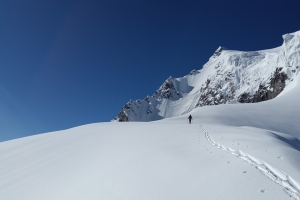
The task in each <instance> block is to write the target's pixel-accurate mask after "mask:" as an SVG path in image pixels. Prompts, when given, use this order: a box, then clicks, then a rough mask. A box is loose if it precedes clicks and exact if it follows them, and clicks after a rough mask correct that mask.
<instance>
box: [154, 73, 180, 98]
mask: <svg viewBox="0 0 300 200" xmlns="http://www.w3.org/2000/svg"><path fill="white" fill-rule="evenodd" d="M175 81H176V80H175V79H173V78H172V76H170V77H169V78H168V79H167V80H166V81H165V82H164V83H163V84H162V86H160V88H159V89H158V90H156V92H155V93H154V94H153V97H157V98H159V97H161V98H165V99H172V100H175V99H178V98H180V97H182V95H181V93H180V92H179V91H178V90H177V89H176V87H175Z"/></svg>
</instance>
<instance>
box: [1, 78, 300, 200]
mask: <svg viewBox="0 0 300 200" xmlns="http://www.w3.org/2000/svg"><path fill="white" fill-rule="evenodd" d="M293 83H294V85H292V86H290V85H289V86H288V87H287V89H288V90H287V91H286V92H285V93H283V94H281V95H280V96H279V97H277V98H275V99H272V100H270V101H265V102H260V103H253V104H226V105H218V106H207V107H199V108H196V109H194V110H193V111H192V112H191V114H192V115H193V124H191V125H189V124H188V123H187V119H186V118H187V116H188V115H189V114H190V113H187V114H186V115H183V116H180V117H174V118H168V119H164V120H160V121H155V122H147V123H145V122H129V123H97V124H90V125H85V126H81V127H76V128H72V129H68V130H64V131H58V132H52V133H46V134H40V135H36V136H31V137H26V138H21V139H16V140H12V141H7V142H2V143H0V199H5V200H6V199H9V200H19V199H22V200H40V199H43V200H47V199H49V200H50V199H51V200H52V199H56V200H67V199H70V200H71V199H72V200H77V199H78V200H81V199H85V200H96V199H97V200H98V199H130V200H132V199H139V200H140V199H191V200H192V199H232V200H239V199H244V200H252V199H264V200H284V199H295V200H299V199H300V185H299V183H300V168H299V166H300V141H299V139H297V138H296V137H293V136H292V135H294V136H297V137H298V138H300V137H299V136H300V135H299V133H300V128H299V123H298V122H297V120H299V119H300V110H299V109H300V106H299V101H298V99H299V98H300V84H298V83H300V75H299V76H297V77H296V78H295V82H293ZM266 113H267V114H266ZM251 126H252V127H251ZM261 128H264V129H261ZM278 130H286V131H287V132H284V131H282V133H279V132H277V131H278ZM291 197H292V198H291Z"/></svg>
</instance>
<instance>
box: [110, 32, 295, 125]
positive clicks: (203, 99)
mask: <svg viewBox="0 0 300 200" xmlns="http://www.w3.org/2000/svg"><path fill="white" fill-rule="evenodd" d="M299 70H300V31H298V32H295V33H290V34H286V35H284V36H283V44H282V46H280V47H277V48H274V49H268V50H262V51H250V52H246V51H235V50H227V49H225V48H223V47H219V48H218V49H217V50H216V51H215V52H214V53H213V55H212V56H211V57H210V59H209V61H208V62H207V63H206V64H205V65H204V66H203V68H202V69H201V70H192V71H191V72H190V73H189V74H188V75H186V76H184V77H182V78H172V77H170V78H168V79H167V80H166V81H165V82H164V83H163V84H162V86H160V87H159V89H158V90H157V91H156V92H155V93H154V94H153V95H152V96H147V97H146V98H145V99H143V100H137V101H129V102H128V103H127V104H125V105H124V106H123V108H122V110H121V112H120V113H119V115H118V116H117V117H116V118H115V119H113V120H112V121H153V120H159V119H162V118H168V117H174V116H179V115H182V114H185V113H188V112H190V111H191V110H193V109H194V108H195V107H202V106H208V105H219V104H227V103H230V104H232V103H255V102H261V101H266V100H270V99H273V98H275V97H276V96H277V95H279V94H280V93H281V92H282V91H283V90H284V88H285V87H286V86H287V85H288V84H290V83H291V82H292V81H293V80H294V78H295V76H297V74H298V72H299Z"/></svg>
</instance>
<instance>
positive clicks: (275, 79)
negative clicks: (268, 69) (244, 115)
mask: <svg viewBox="0 0 300 200" xmlns="http://www.w3.org/2000/svg"><path fill="white" fill-rule="evenodd" d="M281 70H282V68H276V70H275V72H274V74H273V76H272V77H271V78H270V81H269V83H268V84H267V85H263V84H260V85H259V87H258V90H257V91H256V92H255V94H254V95H250V94H249V93H244V94H242V95H240V97H239V98H238V101H239V102H240V103H257V102H261V101H267V100H270V99H273V98H275V97H276V96H277V95H279V94H280V93H281V92H282V91H283V89H284V88H285V81H286V80H287V79H288V76H287V75H286V73H284V72H282V71H281Z"/></svg>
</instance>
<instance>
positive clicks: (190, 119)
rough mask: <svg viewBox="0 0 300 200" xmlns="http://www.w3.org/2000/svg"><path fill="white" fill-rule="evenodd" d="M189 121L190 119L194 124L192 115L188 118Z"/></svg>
mask: <svg viewBox="0 0 300 200" xmlns="http://www.w3.org/2000/svg"><path fill="white" fill-rule="evenodd" d="M188 119H189V122H190V123H191V122H192V119H193V118H192V115H190V116H189V117H188Z"/></svg>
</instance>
